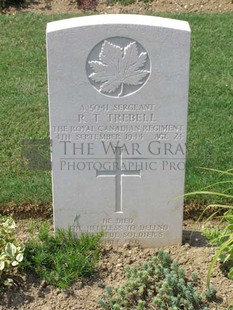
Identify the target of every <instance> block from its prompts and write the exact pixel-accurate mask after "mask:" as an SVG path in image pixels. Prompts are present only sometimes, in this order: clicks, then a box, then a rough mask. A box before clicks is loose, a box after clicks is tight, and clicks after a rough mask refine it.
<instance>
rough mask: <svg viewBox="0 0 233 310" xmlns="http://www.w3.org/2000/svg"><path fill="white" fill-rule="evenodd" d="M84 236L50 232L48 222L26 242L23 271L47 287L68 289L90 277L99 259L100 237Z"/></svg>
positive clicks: (66, 232)
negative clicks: (43, 281) (47, 285)
mask: <svg viewBox="0 0 233 310" xmlns="http://www.w3.org/2000/svg"><path fill="white" fill-rule="evenodd" d="M101 236H102V235H101V234H97V235H93V236H92V235H82V236H81V237H80V238H78V239H77V238H74V235H73V232H72V231H71V230H68V231H64V230H58V231H57V232H56V234H55V235H54V234H52V233H50V231H49V224H48V222H44V223H42V225H41V226H40V227H39V233H38V236H37V237H33V238H32V239H31V240H29V242H27V243H25V251H24V260H23V261H22V263H21V270H23V271H24V272H28V271H29V272H33V273H35V274H37V275H38V276H39V277H40V278H41V279H44V280H45V281H46V282H47V283H48V284H52V285H54V286H56V287H59V288H61V289H66V288H68V287H69V286H70V285H71V284H72V283H73V282H74V281H75V280H77V279H78V278H80V277H86V276H91V275H92V274H93V273H94V271H95V266H96V263H97V262H98V260H99V257H100V246H99V245H100V238H101Z"/></svg>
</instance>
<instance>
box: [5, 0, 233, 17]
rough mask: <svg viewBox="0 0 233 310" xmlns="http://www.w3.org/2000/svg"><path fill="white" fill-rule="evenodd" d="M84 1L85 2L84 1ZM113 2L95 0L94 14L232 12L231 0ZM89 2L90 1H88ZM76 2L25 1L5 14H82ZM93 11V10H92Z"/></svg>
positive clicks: (61, 0) (66, 0) (232, 4)
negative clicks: (20, 12) (123, 3)
mask: <svg viewBox="0 0 233 310" xmlns="http://www.w3.org/2000/svg"><path fill="white" fill-rule="evenodd" d="M84 1H85V0H84ZM113 1H114V0H112V1H111V0H108V1H107V0H99V1H98V0H97V3H98V4H97V7H96V8H95V10H94V11H95V12H96V13H100V14H115V13H139V14H145V13H146V12H150V11H151V12H174V13H175V12H182V13H184V12H232V11H233V0H221V1H219V0H153V1H150V2H147V3H145V2H143V1H135V3H134V4H131V5H128V6H124V5H120V4H119V3H117V4H114V5H109V4H110V3H111V2H113ZM89 2H90V0H89ZM77 3H78V1H76V0H48V1H45V0H41V1H37V0H35V1H26V3H24V4H23V5H22V6H19V7H18V8H15V7H11V6H10V7H8V8H6V9H5V10H4V12H5V13H8V14H14V13H15V12H17V11H24V12H34V13H46V14H56V13H83V11H82V10H80V9H78V4H77ZM93 9H94V8H93Z"/></svg>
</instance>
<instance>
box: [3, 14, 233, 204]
mask: <svg viewBox="0 0 233 310" xmlns="http://www.w3.org/2000/svg"><path fill="white" fill-rule="evenodd" d="M160 15H161V16H166V17H171V18H178V19H184V20H187V21H189V23H190V26H191V29H192V52H191V72H190V97H189V127H188V157H187V172H186V191H194V190H197V189H200V188H202V187H204V186H206V185H207V184H209V183H213V182H216V181H217V180H218V175H217V174H216V173H214V172H211V173H207V172H206V171H204V170H201V169H199V168H198V167H209V168H216V169H222V170H224V169H230V168H233V159H232V150H233V125H232V121H233V113H232V111H233V109H232V102H233V77H232V74H233V52H232V47H233V23H232V14H230V13H228V14H179V15H177V14H176V15H175V14H173V15H172V14H160ZM68 17H73V15H72V16H71V15H56V16H54V15H53V16H46V15H42V14H41V15H34V14H26V13H21V14H16V15H15V16H0V42H1V45H0V52H1V53H0V77H1V82H0V99H1V100H0V109H1V113H0V124H1V125H0V126H1V127H0V128H1V131H0V144H1V152H0V162H1V166H0V187H1V192H0V203H1V204H2V205H4V204H6V205H7V204H9V203H15V204H20V203H43V204H47V203H50V202H51V179H50V172H48V171H47V172H45V171H26V170H24V169H22V167H21V165H20V162H21V143H22V141H23V140H25V139H44V138H48V137H49V121H48V102H47V80H46V78H47V77H46V43H45V29H46V23H47V22H50V21H52V20H55V19H63V18H68ZM188 199H192V198H188ZM200 199H203V198H201V197H199V200H200Z"/></svg>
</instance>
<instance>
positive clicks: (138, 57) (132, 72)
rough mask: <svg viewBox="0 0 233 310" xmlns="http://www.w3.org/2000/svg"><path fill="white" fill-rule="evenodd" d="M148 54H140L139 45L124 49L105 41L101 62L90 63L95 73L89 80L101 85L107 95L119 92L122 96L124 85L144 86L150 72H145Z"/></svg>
mask: <svg viewBox="0 0 233 310" xmlns="http://www.w3.org/2000/svg"><path fill="white" fill-rule="evenodd" d="M147 57H148V56H147V53H146V52H141V53H139V52H138V48H137V43H136V42H131V43H129V44H128V45H126V46H125V47H124V48H122V47H120V46H119V45H116V44H113V43H111V42H109V41H107V40H105V41H104V43H103V44H102V47H101V52H100V54H99V60H98V61H97V60H92V61H89V62H88V63H89V65H90V67H91V68H92V70H93V72H92V73H91V74H90V75H89V78H90V79H92V80H93V81H94V82H97V83H100V87H99V91H100V92H103V93H107V94H111V93H114V92H117V91H118V89H119V93H118V97H120V96H122V94H123V88H124V85H134V86H137V85H142V84H144V82H145V78H146V77H147V76H148V75H149V73H150V71H148V70H143V69H142V68H143V67H144V66H145V63H146V61H147Z"/></svg>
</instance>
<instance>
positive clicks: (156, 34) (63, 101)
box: [47, 15, 190, 247]
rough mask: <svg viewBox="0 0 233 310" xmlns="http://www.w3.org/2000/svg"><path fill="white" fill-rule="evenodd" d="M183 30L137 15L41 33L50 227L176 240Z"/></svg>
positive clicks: (123, 238) (123, 239)
mask: <svg viewBox="0 0 233 310" xmlns="http://www.w3.org/2000/svg"><path fill="white" fill-rule="evenodd" d="M189 50H190V28H189V25H188V23H187V22H185V21H179V20H172V19H166V18H160V17H151V16H140V15H99V16H89V17H78V18H72V19H67V20H61V21H56V22H52V23H49V24H48V26H47V52H48V78H49V107H50V129H51V139H52V179H53V206H54V222H55V228H65V229H68V228H70V227H71V228H72V229H73V230H74V231H75V232H76V233H77V235H80V234H81V233H86V232H88V233H96V232H98V231H104V232H105V236H104V238H103V242H106V243H111V244H113V245H121V244H124V243H128V242H129V243H133V244H141V245H142V246H144V247H157V246H163V245H164V246H165V245H170V244H175V243H179V242H181V238H182V217H183V199H182V197H180V196H181V195H182V194H183V191H184V175H185V141H186V124H187V102H188V81H189Z"/></svg>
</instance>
